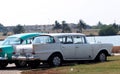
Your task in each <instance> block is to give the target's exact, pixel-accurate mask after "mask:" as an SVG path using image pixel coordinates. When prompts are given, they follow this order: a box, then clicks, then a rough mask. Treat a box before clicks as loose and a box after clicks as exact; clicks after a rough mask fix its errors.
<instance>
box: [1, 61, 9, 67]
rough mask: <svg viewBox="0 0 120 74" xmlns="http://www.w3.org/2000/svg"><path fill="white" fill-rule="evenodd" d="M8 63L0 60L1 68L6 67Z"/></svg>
mask: <svg viewBox="0 0 120 74" xmlns="http://www.w3.org/2000/svg"><path fill="white" fill-rule="evenodd" d="M7 65H8V62H7V61H0V68H5V67H6V66H7Z"/></svg>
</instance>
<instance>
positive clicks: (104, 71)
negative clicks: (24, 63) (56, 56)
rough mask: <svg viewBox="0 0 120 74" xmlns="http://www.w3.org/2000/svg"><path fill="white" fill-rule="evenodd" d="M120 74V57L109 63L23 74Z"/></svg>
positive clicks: (110, 59)
mask: <svg viewBox="0 0 120 74" xmlns="http://www.w3.org/2000/svg"><path fill="white" fill-rule="evenodd" d="M33 73H34V74H120V56H111V57H108V61H107V62H102V63H86V64H73V65H67V66H62V67H56V68H46V69H45V70H43V69H42V68H39V69H34V70H27V71H24V72H23V74H33Z"/></svg>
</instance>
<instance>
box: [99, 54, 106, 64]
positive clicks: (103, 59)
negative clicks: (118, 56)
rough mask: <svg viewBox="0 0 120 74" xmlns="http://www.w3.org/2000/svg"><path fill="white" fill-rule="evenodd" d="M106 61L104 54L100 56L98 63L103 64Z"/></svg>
mask: <svg viewBox="0 0 120 74" xmlns="http://www.w3.org/2000/svg"><path fill="white" fill-rule="evenodd" d="M105 60H106V55H105V54H104V53H101V54H100V61H101V62H104V61H105Z"/></svg>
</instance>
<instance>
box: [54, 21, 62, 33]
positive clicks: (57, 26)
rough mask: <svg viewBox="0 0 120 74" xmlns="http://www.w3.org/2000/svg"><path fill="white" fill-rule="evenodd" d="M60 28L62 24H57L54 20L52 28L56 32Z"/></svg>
mask: <svg viewBox="0 0 120 74" xmlns="http://www.w3.org/2000/svg"><path fill="white" fill-rule="evenodd" d="M60 29H62V26H61V25H60V24H59V22H58V21H55V26H54V27H53V30H57V32H58V30H60Z"/></svg>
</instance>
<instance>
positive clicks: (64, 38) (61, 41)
mask: <svg viewBox="0 0 120 74" xmlns="http://www.w3.org/2000/svg"><path fill="white" fill-rule="evenodd" d="M58 39H59V41H60V43H63V44H64V43H65V41H66V37H65V36H63V37H58Z"/></svg>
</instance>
